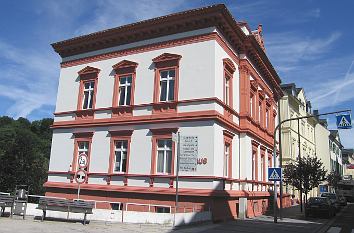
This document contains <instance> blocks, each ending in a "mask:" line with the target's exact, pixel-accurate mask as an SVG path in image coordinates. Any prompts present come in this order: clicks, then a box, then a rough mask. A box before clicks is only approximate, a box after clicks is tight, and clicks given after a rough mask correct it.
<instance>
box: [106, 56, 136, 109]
mask: <svg viewBox="0 0 354 233" xmlns="http://www.w3.org/2000/svg"><path fill="white" fill-rule="evenodd" d="M137 66H138V63H136V62H133V61H128V60H123V61H120V62H118V63H117V64H115V65H113V66H112V67H113V69H114V71H115V73H116V74H115V76H114V79H115V80H114V91H113V100H112V106H113V107H118V106H131V105H134V89H135V78H136V67H137ZM121 109H122V108H121ZM123 109H125V110H127V109H126V108H123ZM122 111H123V110H122ZM115 112H116V110H114V113H115ZM120 113H121V114H126V113H127V112H120ZM129 113H131V112H129Z"/></svg>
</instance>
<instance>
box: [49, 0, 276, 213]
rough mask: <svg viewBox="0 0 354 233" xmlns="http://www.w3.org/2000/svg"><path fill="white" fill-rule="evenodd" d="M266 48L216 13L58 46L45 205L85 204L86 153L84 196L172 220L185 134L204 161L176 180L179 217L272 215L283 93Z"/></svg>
mask: <svg viewBox="0 0 354 233" xmlns="http://www.w3.org/2000/svg"><path fill="white" fill-rule="evenodd" d="M262 38H263V37H262V28H261V27H259V28H258V29H257V30H256V31H251V30H250V29H249V26H248V25H247V24H246V23H243V22H242V23H241V22H237V21H236V20H235V19H234V18H233V16H232V15H231V13H230V12H229V11H228V10H227V8H226V7H225V6H224V5H215V6H211V7H205V8H200V9H194V10H189V11H185V12H180V13H175V14H171V15H167V16H163V17H159V18H154V19H150V20H145V21H141V22H137V23H134V24H129V25H124V26H121V27H117V28H113V29H108V30H105V31H100V32H96V33H92V34H89V35H84V36H80V37H76V38H72V39H69V40H65V41H61V42H57V43H54V44H52V46H53V48H54V50H55V51H56V52H57V53H58V54H59V55H60V56H61V58H62V62H61V64H60V65H61V68H60V79H59V87H58V96H57V103H56V110H55V113H54V115H55V120H54V124H53V141H52V150H51V157H50V166H49V172H48V181H47V182H46V183H45V187H46V195H47V196H55V197H65V198H71V199H74V198H76V197H77V196H76V193H77V188H78V187H77V184H76V183H75V177H74V174H75V172H76V171H77V169H78V161H77V159H78V156H79V154H81V153H84V154H86V155H88V158H89V165H88V167H87V168H86V171H87V180H86V182H85V183H84V184H82V185H81V187H80V189H81V194H80V198H82V199H87V200H97V201H105V202H102V204H100V205H97V207H98V208H107V209H110V208H113V209H114V208H118V209H119V208H124V209H125V210H134V211H144V212H165V211H171V212H175V211H176V209H175V192H176V189H175V188H176V169H177V167H176V144H175V142H174V141H173V140H172V133H176V132H180V134H181V135H187V136H198V163H197V169H196V171H191V172H183V171H180V172H179V201H180V203H179V208H178V210H177V212H183V211H186V209H187V210H188V209H193V210H195V209H201V210H202V209H210V210H211V211H212V215H213V220H222V219H226V218H237V217H240V216H241V217H242V216H243V215H245V216H247V217H252V216H254V215H259V214H261V213H262V212H264V211H265V209H266V208H267V206H268V197H269V195H270V193H269V189H271V188H272V183H271V182H268V180H267V167H269V166H272V164H273V155H272V153H273V130H274V124H275V122H276V121H277V101H278V100H279V99H280V97H281V96H282V91H281V88H280V78H279V77H278V75H277V73H276V71H275V70H274V68H273V66H272V64H271V63H270V61H269V59H268V58H267V55H266V53H265V50H264V46H263V39H262ZM128 204H129V205H128ZM146 204H149V208H147V205H146ZM151 206H153V207H154V208H150V207H151ZM167 207H169V208H167Z"/></svg>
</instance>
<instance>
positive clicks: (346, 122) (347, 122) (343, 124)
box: [337, 114, 352, 129]
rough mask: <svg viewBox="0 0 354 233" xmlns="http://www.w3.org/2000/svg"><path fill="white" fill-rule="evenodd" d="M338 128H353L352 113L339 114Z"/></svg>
mask: <svg viewBox="0 0 354 233" xmlns="http://www.w3.org/2000/svg"><path fill="white" fill-rule="evenodd" d="M337 128H338V129H351V128H352V120H351V117H350V114H340V115H337Z"/></svg>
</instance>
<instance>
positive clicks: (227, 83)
mask: <svg viewBox="0 0 354 233" xmlns="http://www.w3.org/2000/svg"><path fill="white" fill-rule="evenodd" d="M224 91H225V99H224V102H225V104H226V105H230V96H231V95H230V78H229V77H227V76H226V77H225V90H224Z"/></svg>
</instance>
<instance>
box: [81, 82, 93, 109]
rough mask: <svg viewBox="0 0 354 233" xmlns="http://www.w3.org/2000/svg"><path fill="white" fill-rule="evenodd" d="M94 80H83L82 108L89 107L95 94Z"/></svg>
mask: <svg viewBox="0 0 354 233" xmlns="http://www.w3.org/2000/svg"><path fill="white" fill-rule="evenodd" d="M94 89H95V81H88V82H84V90H83V92H84V93H83V100H82V109H91V108H92V105H93V98H94V95H95V91H94Z"/></svg>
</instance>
